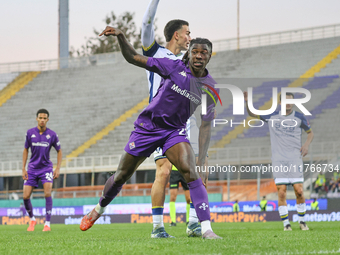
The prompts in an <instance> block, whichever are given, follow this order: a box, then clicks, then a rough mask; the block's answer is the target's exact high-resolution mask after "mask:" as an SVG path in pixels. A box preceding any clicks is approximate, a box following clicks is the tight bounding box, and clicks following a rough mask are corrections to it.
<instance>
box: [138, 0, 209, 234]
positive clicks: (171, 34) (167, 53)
mask: <svg viewBox="0 0 340 255" xmlns="http://www.w3.org/2000/svg"><path fill="white" fill-rule="evenodd" d="M158 3H159V0H151V1H150V3H149V5H148V8H147V10H146V12H145V14H144V17H143V23H142V35H141V40H142V45H143V55H144V56H147V57H153V58H169V59H173V60H176V59H182V58H183V54H182V53H181V51H184V50H187V49H188V46H189V43H190V40H191V37H190V29H189V23H188V22H187V21H184V20H178V19H177V20H171V21H169V22H168V23H167V24H166V26H165V28H164V36H165V40H166V46H165V47H162V46H160V45H159V44H158V43H157V42H156V40H155V28H154V19H155V15H156V11H157V6H158ZM146 73H147V78H148V83H149V94H150V98H149V101H150V102H151V100H152V99H153V97H154V96H155V95H156V94H157V91H158V88H159V86H160V84H161V80H162V77H161V76H160V75H158V74H157V73H155V72H150V71H148V70H147V71H146ZM193 129H198V128H197V125H196V122H194V121H193V120H188V123H187V130H190V131H191V130H193ZM196 134H197V137H193V135H194V133H193V132H191V133H189V136H190V142H191V144H192V147H193V149H194V152H195V155H196V156H198V131H197V132H196ZM193 141H195V142H194V143H196V145H194V144H193ZM154 159H155V162H156V178H155V181H154V184H153V185H152V190H151V201H152V219H153V230H152V233H151V237H152V238H167V237H171V236H170V235H169V234H168V233H166V231H165V229H164V223H163V210H164V200H165V191H166V185H167V183H168V182H169V176H170V173H171V169H172V170H176V168H175V167H174V166H172V165H171V163H170V162H169V160H168V159H167V158H166V156H164V155H163V151H162V149H161V148H157V150H156V151H155V152H154ZM172 167H173V168H172ZM172 175H174V176H173V177H172V179H171V178H170V181H171V180H173V181H177V180H178V178H180V177H179V175H180V173H179V172H178V171H177V172H175V171H174V172H173V174H172ZM182 178H183V177H182ZM175 179H176V180H175ZM183 181H184V180H183ZM204 181H205V182H206V180H204ZM184 182H185V181H184ZM175 183H176V182H174V183H172V182H170V188H171V185H175ZM175 193H176V194H175ZM176 196H177V189H174V188H172V189H171V190H170V204H169V205H170V217H171V218H172V221H174V219H175V218H176V207H175V201H176ZM188 199H189V200H190V195H189V192H187V193H186V200H187V201H188ZM190 207H191V209H190ZM187 211H188V214H190V217H189V215H188V216H187V219H188V221H189V222H188V226H187V234H188V236H193V237H194V236H201V227H200V225H199V224H198V218H197V214H196V211H195V209H194V206H193V204H192V203H191V204H190V201H189V204H188V206H187ZM173 223H176V222H173Z"/></svg>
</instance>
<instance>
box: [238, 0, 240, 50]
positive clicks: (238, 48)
mask: <svg viewBox="0 0 340 255" xmlns="http://www.w3.org/2000/svg"><path fill="white" fill-rule="evenodd" d="M239 50H240V0H237V51H239Z"/></svg>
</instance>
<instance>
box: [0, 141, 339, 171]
mask: <svg viewBox="0 0 340 255" xmlns="http://www.w3.org/2000/svg"><path fill="white" fill-rule="evenodd" d="M269 151H270V147H269V145H266V146H256V147H255V146H253V147H251V146H248V147H233V148H228V147H227V148H221V149H210V150H209V165H210V166H214V165H216V164H218V165H220V166H221V165H224V164H225V165H229V164H230V165H241V164H242V165H253V164H268V163H270V162H271V155H270V152H269ZM339 152H340V144H339V143H337V142H323V143H312V144H311V146H310V149H309V154H308V155H307V156H306V157H304V162H310V163H312V162H315V161H320V160H323V161H326V162H329V161H330V160H332V159H334V157H337V156H339ZM120 157H121V155H109V156H105V155H103V156H90V157H77V158H66V159H64V160H65V166H64V167H62V168H61V174H65V175H64V178H66V174H76V173H92V174H93V175H94V173H100V172H112V171H115V170H116V169H117V167H118V163H119V160H120ZM52 162H54V163H56V160H55V159H52ZM21 168H22V161H19V160H18V161H4V162H0V177H14V176H21V174H22V170H21ZM154 169H155V163H154V159H153V157H150V158H147V159H146V160H145V161H144V162H143V164H141V165H140V166H139V168H138V170H137V171H139V170H154Z"/></svg>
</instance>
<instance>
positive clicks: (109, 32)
mask: <svg viewBox="0 0 340 255" xmlns="http://www.w3.org/2000/svg"><path fill="white" fill-rule="evenodd" d="M121 33H122V31H121V30H120V29H118V28H114V27H110V26H106V28H105V29H104V31H103V32H102V33H101V34H100V35H99V36H102V35H105V36H109V35H113V36H117V35H119V34H121Z"/></svg>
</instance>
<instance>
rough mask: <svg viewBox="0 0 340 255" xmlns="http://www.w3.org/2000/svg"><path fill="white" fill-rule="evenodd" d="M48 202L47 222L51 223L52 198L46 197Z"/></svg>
mask: <svg viewBox="0 0 340 255" xmlns="http://www.w3.org/2000/svg"><path fill="white" fill-rule="evenodd" d="M45 200H46V221H51V215H52V197H45Z"/></svg>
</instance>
